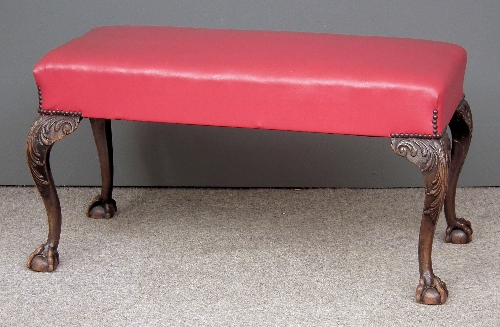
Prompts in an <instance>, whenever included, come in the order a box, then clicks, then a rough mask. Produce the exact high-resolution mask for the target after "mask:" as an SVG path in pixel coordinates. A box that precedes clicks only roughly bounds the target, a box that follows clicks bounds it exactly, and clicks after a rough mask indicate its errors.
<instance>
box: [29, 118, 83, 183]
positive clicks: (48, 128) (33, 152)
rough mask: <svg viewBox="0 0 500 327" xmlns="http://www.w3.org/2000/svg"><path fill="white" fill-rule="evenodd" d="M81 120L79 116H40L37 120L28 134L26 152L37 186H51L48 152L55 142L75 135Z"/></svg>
mask: <svg viewBox="0 0 500 327" xmlns="http://www.w3.org/2000/svg"><path fill="white" fill-rule="evenodd" d="M81 119H82V118H81V117H78V116H59V115H56V116H48V115H40V116H39V117H38V118H37V119H36V120H35V122H34V123H33V125H32V126H31V129H30V132H29V134H28V139H27V149H26V151H27V159H28V166H29V169H30V171H31V175H32V176H33V180H34V181H35V183H36V184H37V185H39V186H45V185H48V184H49V181H48V179H47V173H46V172H45V168H47V167H46V158H47V152H48V151H50V148H51V147H52V145H53V144H54V142H56V141H58V140H60V139H62V138H63V137H64V136H66V135H68V134H71V133H73V131H74V130H75V129H76V128H77V127H78V124H79V123H80V120H81Z"/></svg>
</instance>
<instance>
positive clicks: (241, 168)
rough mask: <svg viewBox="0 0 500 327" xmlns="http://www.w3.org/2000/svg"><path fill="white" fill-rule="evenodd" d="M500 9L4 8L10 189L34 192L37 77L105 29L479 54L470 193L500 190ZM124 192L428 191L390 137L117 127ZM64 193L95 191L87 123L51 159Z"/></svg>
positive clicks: (385, 3)
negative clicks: (254, 33) (69, 45)
mask: <svg viewBox="0 0 500 327" xmlns="http://www.w3.org/2000/svg"><path fill="white" fill-rule="evenodd" d="M499 17H500V1H498V0H481V1H470V0H454V1H451V0H420V1H411V0H400V1H389V0H363V1H355V0H344V1H340V0H307V1H299V0H275V1H270V0H267V1H266V0H251V1H249V0H245V1H229V0H213V1H208V0H207V1H191V0H183V1H179V0H177V1H173V0H168V1H125V0H122V1H110V0H108V1H103V0H100V1H88V0H86V1H76V0H71V1H19V0H2V1H1V2H0V77H1V78H0V131H1V136H2V137H1V138H0V149H1V154H0V169H1V170H0V185H26V184H29V185H31V184H32V181H31V177H30V175H29V173H28V169H27V168H26V164H25V153H24V147H25V140H26V135H27V132H28V130H29V127H30V125H31V123H32V121H33V120H34V119H35V118H36V116H37V113H36V110H37V95H36V89H35V84H34V81H33V78H32V74H31V69H32V67H33V65H34V64H35V62H36V61H37V60H38V59H39V58H40V57H41V56H42V55H43V54H44V53H46V52H47V51H48V50H50V49H51V48H53V47H56V46H58V45H59V44H62V43H64V42H66V41H67V40H69V39H71V38H73V37H76V36H79V35H81V34H83V33H84V32H86V31H87V30H89V29H90V28H92V27H95V26H99V25H120V24H137V25H139V24H142V25H178V26H193V27H214V28H236V29H270V30H293V31H315V32H331V33H344V34H362V35H386V36H400V37H412V38H424V39H435V40H442V41H449V42H454V43H459V44H461V45H462V46H464V47H465V48H466V49H467V50H468V53H469V62H468V70H467V76H466V83H465V90H466V95H467V99H468V101H469V103H470V104H471V107H472V109H473V114H474V123H475V131H474V139H473V144H472V147H471V151H470V153H469V157H468V161H467V162H466V166H465V167H464V170H463V174H462V178H461V182H460V184H461V185H462V186H498V185H500V174H499V171H500V169H499V168H498V165H497V163H498V162H500V151H499V148H500V138H499V136H498V133H497V126H498V125H499V122H500V111H499V110H498V109H499V103H500V92H499V90H498V89H499V85H500V19H499ZM113 127H114V139H115V167H116V172H115V173H116V174H115V175H116V185H143V186H148V185H154V186H157V185H164V186H265V187H267V186H277V187H287V186H289V187H293V186H302V187H306V186H322V187H395V186H397V187H399V186H420V185H422V182H421V176H420V174H419V172H418V169H417V168H416V167H414V166H413V165H411V164H410V163H408V162H407V161H406V160H405V159H402V158H399V157H397V156H396V155H394V154H393V152H392V151H391V149H390V147H389V140H388V139H382V138H362V137H349V136H340V135H333V136H332V135H320V134H308V133H293V132H280V131H257V130H242V129H229V128H214V127H197V126H175V125H164V124H147V123H132V122H116V123H114V125H113ZM51 159H52V161H51V163H52V170H53V173H54V178H55V181H56V183H57V184H60V185H61V184H62V185H97V184H99V181H100V177H99V176H100V175H99V170H98V161H97V155H96V152H95V149H94V144H93V140H92V137H91V131H90V127H89V124H88V121H87V120H84V121H83V122H82V125H81V126H80V127H79V129H78V130H77V131H76V132H75V133H74V134H72V135H70V136H68V137H67V138H65V139H64V140H63V141H61V142H58V143H57V144H56V145H55V146H54V149H53V151H52V158H51Z"/></svg>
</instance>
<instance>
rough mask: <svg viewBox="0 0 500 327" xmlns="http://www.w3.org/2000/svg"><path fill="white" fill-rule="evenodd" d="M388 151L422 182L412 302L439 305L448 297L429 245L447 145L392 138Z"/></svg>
mask: <svg viewBox="0 0 500 327" xmlns="http://www.w3.org/2000/svg"><path fill="white" fill-rule="evenodd" d="M391 141H392V142H391V143H392V144H391V146H392V149H393V150H394V152H396V154H398V155H400V156H402V157H406V158H407V159H408V160H409V161H410V162H412V163H414V164H415V165H417V166H418V167H419V168H420V170H421V172H422V175H423V178H424V182H425V200H424V210H423V213H422V222H421V225H420V237H419V243H418V261H419V270H420V281H419V285H418V287H417V292H416V300H417V302H419V303H424V304H443V303H444V302H446V299H447V297H448V290H447V288H446V284H445V283H444V282H442V281H441V280H440V279H439V277H437V276H436V275H434V272H433V270H432V260H431V253H432V242H433V238H434V231H435V228H436V223H437V221H438V218H439V214H440V212H441V209H442V207H443V202H444V197H445V194H446V189H447V184H448V169H449V149H450V141H449V139H448V135H447V134H446V133H444V134H443V135H442V136H441V137H440V138H431V139H420V138H392V140H391Z"/></svg>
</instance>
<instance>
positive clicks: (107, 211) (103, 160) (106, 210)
mask: <svg viewBox="0 0 500 327" xmlns="http://www.w3.org/2000/svg"><path fill="white" fill-rule="evenodd" d="M90 125H91V126H92V132H93V134H94V140H95V144H96V147H97V153H98V155H99V163H100V166H101V179H102V188H101V194H100V195H98V196H96V197H95V198H94V200H93V201H92V202H91V203H90V205H89V206H88V208H87V212H86V214H87V216H88V217H90V218H95V219H109V218H111V217H113V215H114V214H115V212H116V202H115V200H113V197H112V194H113V140H112V133H111V120H109V119H92V118H91V119H90Z"/></svg>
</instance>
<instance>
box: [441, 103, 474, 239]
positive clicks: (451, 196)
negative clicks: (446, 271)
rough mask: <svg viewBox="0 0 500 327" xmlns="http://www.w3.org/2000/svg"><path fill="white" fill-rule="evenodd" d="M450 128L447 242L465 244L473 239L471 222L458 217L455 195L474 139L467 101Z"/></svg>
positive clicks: (456, 114)
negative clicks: (451, 140) (451, 141)
mask: <svg viewBox="0 0 500 327" xmlns="http://www.w3.org/2000/svg"><path fill="white" fill-rule="evenodd" d="M449 126H450V130H451V135H452V139H453V143H452V148H451V163H450V176H449V180H448V191H447V193H446V198H445V199H444V214H445V217H446V222H447V224H448V228H447V229H446V238H445V240H446V242H448V243H455V244H464V243H469V242H470V241H472V228H471V223H470V222H469V221H467V220H465V219H463V218H457V215H456V213H455V195H456V190H457V183H458V177H459V175H460V171H461V170H462V166H463V165H464V161H465V157H466V156H467V152H468V150H469V145H470V142H471V139H472V114H471V111H470V107H469V104H468V103H467V101H465V99H464V100H462V102H461V103H460V105H459V106H458V108H457V110H456V111H455V114H454V115H453V118H452V119H451V121H450V124H449Z"/></svg>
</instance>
